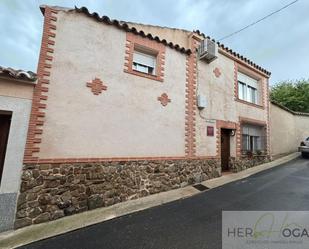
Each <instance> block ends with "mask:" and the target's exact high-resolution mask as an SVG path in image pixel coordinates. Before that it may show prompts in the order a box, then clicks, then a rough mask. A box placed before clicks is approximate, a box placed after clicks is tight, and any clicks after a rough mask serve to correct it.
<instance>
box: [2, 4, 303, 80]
mask: <svg viewBox="0 0 309 249" xmlns="http://www.w3.org/2000/svg"><path fill="white" fill-rule="evenodd" d="M290 2H292V0H272V1H267V0H156V1H154V0H144V1H143V0H80V1H77V0H42V1H41V0H0V37H1V38H0V65H1V66H6V67H13V68H17V69H19V68H21V69H26V70H31V71H36V66H37V61H38V55H39V48H40V42H41V35H42V25H43V16H42V14H41V12H40V10H39V5H41V4H48V5H57V6H63V7H74V5H76V6H78V7H81V6H86V7H87V8H88V9H89V10H90V11H96V12H98V13H99V14H100V15H107V16H109V17H111V18H114V19H120V20H125V21H133V22H140V23H149V24H153V25H162V26H170V27H175V28H182V29H188V30H196V29H199V30H201V31H202V32H204V33H205V34H207V35H209V36H211V37H212V38H214V39H219V38H221V37H223V36H225V35H227V34H229V33H231V32H233V31H235V30H238V29H240V28H242V27H244V26H246V25H247V24H249V23H251V22H254V21H256V20H258V19H260V18H261V17H263V16H265V15H267V14H269V13H271V12H272V11H275V10H277V9H279V8H281V7H283V6H284V5H286V4H288V3H290ZM308 13H309V0H299V1H298V2H296V3H295V4H293V5H291V6H290V7H289V8H287V9H285V10H283V11H281V12H279V13H277V14H275V15H273V16H271V17H270V18H268V19H266V20H264V21H262V22H260V23H259V24H257V25H255V26H253V27H251V28H249V29H247V30H245V31H243V32H241V33H239V34H237V35H235V36H233V37H231V38H228V39H226V40H224V41H222V42H223V43H224V44H225V45H227V46H229V47H230V48H232V49H233V50H234V51H236V52H238V53H241V54H243V55H245V56H246V57H247V58H249V59H251V60H253V61H254V62H256V63H257V64H259V65H260V66H262V67H264V68H266V69H267V70H269V71H271V72H272V77H271V83H272V84H274V83H276V82H278V81H280V80H285V79H299V78H309V15H308Z"/></svg>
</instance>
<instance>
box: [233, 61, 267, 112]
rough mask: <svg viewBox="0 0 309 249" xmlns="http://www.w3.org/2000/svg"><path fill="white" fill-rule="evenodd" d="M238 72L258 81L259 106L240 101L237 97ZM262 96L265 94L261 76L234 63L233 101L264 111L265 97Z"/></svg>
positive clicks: (263, 81)
mask: <svg viewBox="0 0 309 249" xmlns="http://www.w3.org/2000/svg"><path fill="white" fill-rule="evenodd" d="M238 72H241V73H243V74H246V75H248V76H249V77H252V78H253V79H256V80H257V81H258V85H259V89H258V93H259V104H254V103H251V102H248V101H246V100H242V99H240V98H239V97H238ZM264 94H265V80H264V79H263V76H261V75H259V74H257V73H255V72H253V71H252V70H250V69H249V68H246V67H244V66H242V65H240V64H238V63H237V62H234V99H235V101H237V102H240V103H243V104H246V105H249V106H253V107H257V108H260V109H265V96H264Z"/></svg>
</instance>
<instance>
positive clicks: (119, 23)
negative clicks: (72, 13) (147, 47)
mask: <svg viewBox="0 0 309 249" xmlns="http://www.w3.org/2000/svg"><path fill="white" fill-rule="evenodd" d="M75 10H76V11H77V12H80V13H84V14H85V15H87V16H89V17H91V18H94V19H96V20H97V21H99V22H104V23H106V24H109V25H114V26H116V27H117V28H119V29H122V30H125V31H127V32H132V33H134V34H136V35H139V36H142V37H145V38H148V39H150V40H155V41H157V42H160V43H163V44H164V45H166V46H169V47H170V48H173V49H176V50H177V51H179V52H182V53H186V54H190V53H191V50H190V49H186V48H184V47H180V46H179V45H178V44H174V43H173V42H168V41H166V40H165V39H160V38H159V37H158V36H154V35H152V34H150V33H148V34H145V33H144V31H142V30H140V31H138V30H137V29H136V28H134V27H132V28H130V27H129V25H128V24H127V23H126V22H123V21H119V20H116V19H110V18H109V17H108V16H101V17H100V16H99V14H98V13H97V12H92V13H90V12H89V10H88V9H87V8H86V7H81V8H77V7H76V6H75Z"/></svg>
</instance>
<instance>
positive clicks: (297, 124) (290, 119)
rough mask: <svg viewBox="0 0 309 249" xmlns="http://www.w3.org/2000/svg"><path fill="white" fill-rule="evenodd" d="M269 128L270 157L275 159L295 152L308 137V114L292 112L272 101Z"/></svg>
mask: <svg viewBox="0 0 309 249" xmlns="http://www.w3.org/2000/svg"><path fill="white" fill-rule="evenodd" d="M270 127H271V131H272V133H271V154H272V156H273V157H274V158H276V157H280V156H282V155H285V154H289V153H292V152H295V151H297V149H298V147H299V145H300V143H301V142H302V141H303V140H305V139H306V138H307V137H309V113H303V112H294V111H292V110H290V109H288V108H286V107H284V106H282V105H280V104H279V103H276V102H274V101H272V102H271V108H270ZM278 127H280V128H278Z"/></svg>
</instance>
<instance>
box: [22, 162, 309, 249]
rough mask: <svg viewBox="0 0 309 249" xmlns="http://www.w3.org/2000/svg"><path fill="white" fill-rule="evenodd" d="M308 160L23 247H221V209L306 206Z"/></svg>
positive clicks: (308, 203)
mask: <svg viewBox="0 0 309 249" xmlns="http://www.w3.org/2000/svg"><path fill="white" fill-rule="evenodd" d="M308 186H309V160H308V159H302V158H297V159H295V160H293V161H291V162H289V163H287V164H285V165H282V166H278V167H276V168H273V169H271V170H267V171H264V172H262V173H259V174H256V175H253V176H251V177H249V178H246V179H243V180H240V181H236V182H233V183H230V184H227V185H224V186H222V187H218V188H215V189H212V190H208V191H205V192H201V193H200V194H197V195H195V196H193V197H191V198H187V199H183V200H178V201H174V202H171V203H168V204H165V205H162V206H158V207H154V208H151V209H147V210H144V211H140V212H137V213H134V214H131V215H127V216H123V217H119V218H115V219H112V220H109V221H106V222H103V223H100V224H97V225H93V226H90V227H86V228H83V229H79V230H77V231H73V232H70V233H67V234H63V235H60V236H57V237H54V238H50V239H46V240H43V241H39V242H35V243H32V244H30V245H26V246H23V247H20V248H24V249H26V248H27V249H30V248H31V249H35V248H40V249H42V248H44V249H50V248H58V249H60V248H62V249H71V248H72V249H94V248H100V249H103V248H104V249H133V248H134V249H151V248H153V249H155V248H156V249H189V248H190V249H202V248H203V249H204V248H207V249H208V248H209V249H219V248H221V211H222V210H282V211H285V210H291V211H294V210H295V211H296V210H308V207H309V188H308Z"/></svg>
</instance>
